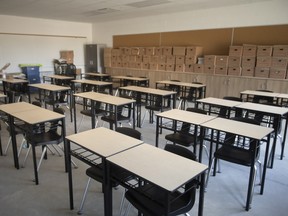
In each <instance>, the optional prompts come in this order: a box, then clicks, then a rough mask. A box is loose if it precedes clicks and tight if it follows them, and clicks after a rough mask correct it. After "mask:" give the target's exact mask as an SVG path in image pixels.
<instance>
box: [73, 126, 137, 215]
mask: <svg viewBox="0 0 288 216" xmlns="http://www.w3.org/2000/svg"><path fill="white" fill-rule="evenodd" d="M115 131H117V132H119V133H122V134H124V135H127V136H130V137H133V138H135V139H139V140H141V139H142V135H141V133H140V132H139V131H137V130H135V129H133V128H128V127H117V128H116V129H115ZM111 170H112V171H111V173H112V177H113V176H115V175H117V178H121V179H125V180H126V181H129V180H131V179H132V176H131V174H130V173H128V172H126V171H124V170H123V169H121V168H119V167H117V166H115V165H114V166H113V165H112V166H111ZM86 175H87V176H88V177H89V178H88V182H87V184H86V187H85V190H84V194H83V197H82V200H81V204H80V208H79V210H78V214H79V215H81V214H83V208H84V204H85V200H86V197H87V192H88V189H89V185H90V182H91V179H94V180H95V181H98V182H100V183H103V164H102V163H100V164H98V165H97V166H93V167H92V166H91V167H89V168H88V169H87V170H86ZM111 184H112V187H114V188H115V187H117V186H118V185H119V183H118V182H117V181H115V180H113V179H112V181H111ZM123 198H124V197H123ZM122 202H123V199H122ZM122 202H121V206H122Z"/></svg>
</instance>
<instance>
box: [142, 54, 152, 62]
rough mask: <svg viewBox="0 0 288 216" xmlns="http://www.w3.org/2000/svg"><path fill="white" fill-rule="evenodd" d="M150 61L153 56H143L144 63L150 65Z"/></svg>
mask: <svg viewBox="0 0 288 216" xmlns="http://www.w3.org/2000/svg"><path fill="white" fill-rule="evenodd" d="M150 61H151V56H150V55H143V57H142V62H144V63H149V62H150Z"/></svg>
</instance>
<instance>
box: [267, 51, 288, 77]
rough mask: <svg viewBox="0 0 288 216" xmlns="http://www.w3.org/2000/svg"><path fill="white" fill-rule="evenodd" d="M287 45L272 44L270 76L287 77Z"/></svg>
mask: <svg viewBox="0 0 288 216" xmlns="http://www.w3.org/2000/svg"><path fill="white" fill-rule="evenodd" d="M287 66H288V46H282V45H278V46H273V54H272V60H271V68H270V75H269V77H270V78H275V79H285V78H286V77H287Z"/></svg>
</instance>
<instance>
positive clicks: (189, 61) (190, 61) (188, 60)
mask: <svg viewBox="0 0 288 216" xmlns="http://www.w3.org/2000/svg"><path fill="white" fill-rule="evenodd" d="M196 63H197V57H196V56H185V64H186V65H192V64H196Z"/></svg>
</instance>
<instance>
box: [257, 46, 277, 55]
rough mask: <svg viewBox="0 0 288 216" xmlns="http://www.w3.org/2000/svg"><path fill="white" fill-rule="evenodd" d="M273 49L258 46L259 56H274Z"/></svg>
mask: <svg viewBox="0 0 288 216" xmlns="http://www.w3.org/2000/svg"><path fill="white" fill-rule="evenodd" d="M272 51H273V48H272V46H258V47H257V56H261V57H262V56H272Z"/></svg>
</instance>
